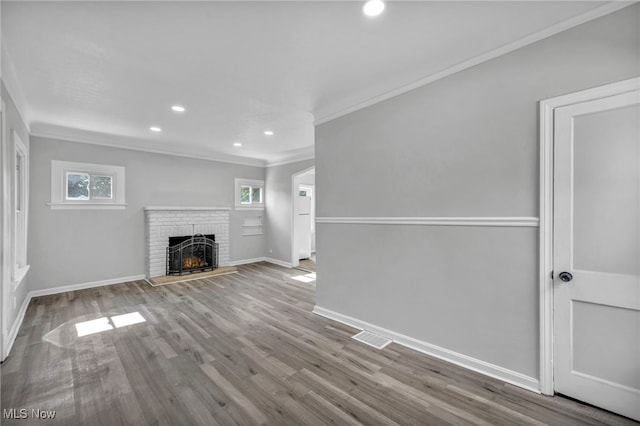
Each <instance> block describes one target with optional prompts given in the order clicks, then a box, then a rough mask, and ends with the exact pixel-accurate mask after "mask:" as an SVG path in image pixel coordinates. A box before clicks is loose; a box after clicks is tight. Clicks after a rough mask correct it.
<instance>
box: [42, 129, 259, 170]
mask: <svg viewBox="0 0 640 426" xmlns="http://www.w3.org/2000/svg"><path fill="white" fill-rule="evenodd" d="M32 127H33V129H32V130H31V131H30V134H31V136H35V137H39V138H47V139H56V140H62V141H67V142H77V143H85V144H89V145H99V146H106V147H110V148H118V149H126V150H129V151H139V152H151V153H154V154H162V155H170V156H174V157H185V158H194V159H196V160H205V161H215V162H219V163H228V164H239V165H241V166H253V167H266V162H265V161H264V160H261V159H257V158H249V157H232V156H228V157H227V156H226V155H224V154H218V155H215V154H213V155H212V154H204V153H200V154H195V153H194V154H191V153H185V152H178V151H173V150H169V149H158V148H150V147H142V146H136V144H135V143H123V141H127V140H129V141H140V140H141V139H134V138H130V137H126V136H118V135H111V134H104V133H99V134H96V135H92V136H88V135H85V134H84V133H85V132H82V131H80V130H74V129H66V128H65V129H58V128H55V129H54V128H53V127H52V128H49V127H48V126H44V125H42V124H38V125H34V126H32ZM175 145H176V146H179V145H180V144H179V143H176V144H175Z"/></svg>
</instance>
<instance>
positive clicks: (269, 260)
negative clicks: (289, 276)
mask: <svg viewBox="0 0 640 426" xmlns="http://www.w3.org/2000/svg"><path fill="white" fill-rule="evenodd" d="M264 260H265V262H269V263H273V264H274V265H279V266H283V267H285V268H293V265H292V264H291V262H283V261H282V260H278V259H273V258H271V257H265V258H264Z"/></svg>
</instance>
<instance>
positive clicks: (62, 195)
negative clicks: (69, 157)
mask: <svg viewBox="0 0 640 426" xmlns="http://www.w3.org/2000/svg"><path fill="white" fill-rule="evenodd" d="M50 206H51V208H52V209H56V208H57V209H60V208H62V209H73V208H76V209H78V208H80V209H82V208H92V209H112V208H121V209H123V208H125V207H126V204H125V202H124V167H120V166H110V165H106V164H89V163H72V162H70V161H56V160H53V161H52V162H51V204H50Z"/></svg>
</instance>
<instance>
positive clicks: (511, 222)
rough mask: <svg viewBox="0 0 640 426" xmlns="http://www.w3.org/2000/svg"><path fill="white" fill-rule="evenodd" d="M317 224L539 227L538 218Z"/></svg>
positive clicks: (338, 220)
mask: <svg viewBox="0 0 640 426" xmlns="http://www.w3.org/2000/svg"><path fill="white" fill-rule="evenodd" d="M316 223H338V224H362V225H428V226H512V227H532V228H536V227H538V218H537V217H317V218H316Z"/></svg>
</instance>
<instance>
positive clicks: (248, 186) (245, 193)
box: [235, 178, 264, 210]
mask: <svg viewBox="0 0 640 426" xmlns="http://www.w3.org/2000/svg"><path fill="white" fill-rule="evenodd" d="M235 194H236V196H235V198H236V209H238V210H242V209H246V210H262V209H264V181H263V180H258V179H241V178H236V179H235Z"/></svg>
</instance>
